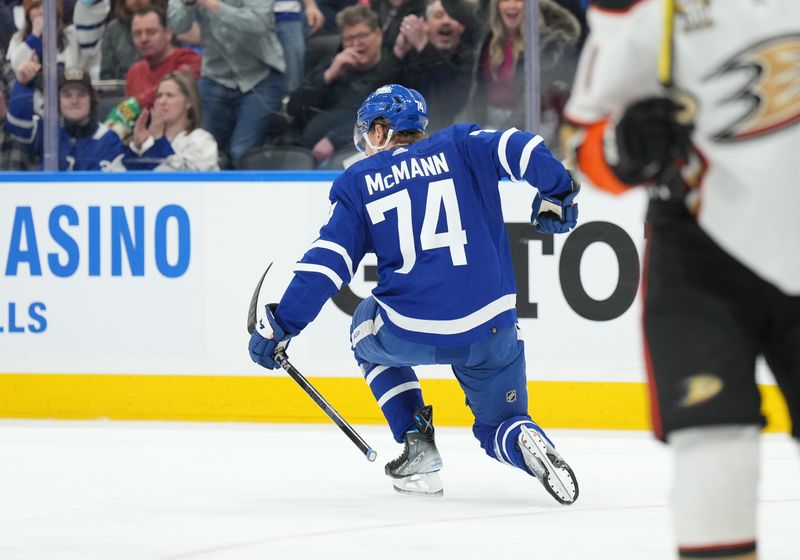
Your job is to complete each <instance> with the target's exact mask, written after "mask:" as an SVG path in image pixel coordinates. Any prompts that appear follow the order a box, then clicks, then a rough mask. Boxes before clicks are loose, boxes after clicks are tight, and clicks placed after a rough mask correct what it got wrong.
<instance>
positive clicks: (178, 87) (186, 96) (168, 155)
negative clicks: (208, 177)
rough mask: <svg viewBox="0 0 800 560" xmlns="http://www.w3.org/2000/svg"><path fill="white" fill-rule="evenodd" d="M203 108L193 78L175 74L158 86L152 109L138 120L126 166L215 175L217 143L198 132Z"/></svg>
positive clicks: (204, 131) (129, 147)
mask: <svg viewBox="0 0 800 560" xmlns="http://www.w3.org/2000/svg"><path fill="white" fill-rule="evenodd" d="M200 122H202V106H201V103H200V96H199V94H198V92H197V85H196V83H195V81H194V78H192V77H191V76H190V75H188V74H185V73H183V72H172V73H170V74H167V75H166V76H164V77H163V78H162V79H161V81H160V82H159V84H158V89H157V91H156V100H155V103H154V104H153V109H152V110H150V109H144V110H142V114H141V115H139V118H138V119H137V120H136V125H135V126H134V129H133V141H132V142H131V144H130V145H129V146H128V149H127V151H126V154H125V157H124V158H123V165H124V166H125V168H126V169H128V170H155V171H176V170H191V171H215V170H218V169H219V163H218V152H217V142H216V140H214V137H213V136H211V134H210V133H209V132H208V131H206V130H203V129H202V128H199V124H200Z"/></svg>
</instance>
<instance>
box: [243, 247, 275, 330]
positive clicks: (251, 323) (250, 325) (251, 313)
mask: <svg viewBox="0 0 800 560" xmlns="http://www.w3.org/2000/svg"><path fill="white" fill-rule="evenodd" d="M270 268H272V263H269V264H268V265H267V270H265V271H264V274H262V275H261V279H260V280H259V281H258V285H257V286H256V291H255V292H253V298H252V299H251V300H250V309H248V310H247V332H249V333H250V334H253V331H254V330H256V309H257V308H258V295H259V294H260V293H261V284H263V283H264V278H265V277H266V276H267V272H269V269H270Z"/></svg>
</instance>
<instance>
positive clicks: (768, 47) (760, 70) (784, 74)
mask: <svg viewBox="0 0 800 560" xmlns="http://www.w3.org/2000/svg"><path fill="white" fill-rule="evenodd" d="M743 70H744V71H747V72H749V73H751V74H752V77H751V78H750V79H749V80H748V81H747V83H746V84H744V86H743V87H742V88H741V89H740V90H739V91H738V92H737V93H735V94H734V95H732V96H730V97H729V98H728V99H727V102H741V101H745V102H747V103H748V104H749V105H750V109H749V110H748V111H747V113H746V114H744V115H743V116H741V117H740V118H739V119H738V120H737V121H736V122H734V123H733V124H731V125H729V126H727V127H726V128H724V129H722V130H720V131H719V132H717V133H716V134H715V135H714V139H715V140H720V141H723V142H735V141H738V140H748V139H750V138H755V137H757V136H762V135H764V134H768V133H770V132H774V131H777V130H781V129H783V128H786V127H787V126H790V125H793V124H796V123H797V122H799V121H800V35H798V34H793V35H784V36H781V37H775V38H772V39H769V40H767V41H763V42H761V43H758V44H756V45H753V46H751V47H748V48H747V49H745V50H744V51H742V52H740V53H739V54H737V55H736V56H734V57H733V59H731V60H729V61H728V62H726V63H725V64H723V65H722V67H721V68H720V69H719V70H717V71H715V72H713V73H712V74H711V75H710V76H709V77H708V79H709V80H710V79H714V78H721V77H726V76H727V75H729V74H731V73H733V72H740V71H743Z"/></svg>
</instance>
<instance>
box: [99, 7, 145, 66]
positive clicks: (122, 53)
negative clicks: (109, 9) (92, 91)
mask: <svg viewBox="0 0 800 560" xmlns="http://www.w3.org/2000/svg"><path fill="white" fill-rule="evenodd" d="M151 5H152V2H151V0H117V4H116V6H115V7H114V19H112V20H111V21H109V22H108V24H107V25H106V27H105V30H104V31H103V39H102V57H101V60H100V78H101V79H103V80H124V79H125V76H127V75H128V70H129V69H130V67H131V66H133V63H134V62H136V61H137V60H140V59H141V58H142V55H140V54H139V52H138V51H137V50H136V47H135V46H134V44H133V35H131V20H132V19H133V14H135V13H136V12H138V11H139V10H141V9H142V8H147V7H148V6H151Z"/></svg>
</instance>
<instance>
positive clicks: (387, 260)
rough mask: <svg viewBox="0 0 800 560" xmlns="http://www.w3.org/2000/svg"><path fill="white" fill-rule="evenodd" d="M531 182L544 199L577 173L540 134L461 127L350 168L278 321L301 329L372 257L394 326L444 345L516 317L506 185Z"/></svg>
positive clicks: (410, 336) (406, 335)
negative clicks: (502, 186)
mask: <svg viewBox="0 0 800 560" xmlns="http://www.w3.org/2000/svg"><path fill="white" fill-rule="evenodd" d="M501 178H510V179H511V180H524V181H527V182H528V183H530V184H531V185H534V186H535V187H536V188H538V189H539V191H540V192H541V193H542V195H543V196H547V195H554V194H560V193H562V192H566V191H567V190H569V189H570V186H571V179H570V176H569V174H568V173H567V172H566V170H565V169H564V167H563V166H562V165H561V163H560V162H559V161H558V160H556V159H555V158H554V157H553V156H552V155H551V153H550V151H549V150H548V149H547V148H546V147H545V145H544V143H543V142H542V138H541V137H540V136H536V135H533V134H530V133H528V132H521V131H518V130H516V129H509V130H506V131H489V130H481V129H480V127H479V126H478V125H474V124H473V125H465V124H462V125H455V126H452V127H450V128H447V129H444V130H442V131H440V132H438V133H436V134H434V135H433V136H431V137H430V138H426V139H424V140H421V141H419V142H415V143H414V144H411V145H408V146H401V147H396V148H393V149H390V150H386V151H382V152H379V153H377V154H375V155H373V156H371V157H368V158H367V159H365V160H362V161H360V162H358V163H356V164H355V165H353V166H351V167H350V168H349V169H347V170H346V171H345V172H344V173H343V174H342V175H340V176H339V177H338V178H337V179H336V180H335V181H334V183H333V186H332V188H331V191H330V200H331V205H332V206H331V212H330V215H329V218H328V221H327V223H326V224H325V225H323V226H322V229H321V230H320V234H319V238H318V239H317V240H316V241H315V242H314V243H313V244H312V245H311V247H310V248H309V250H308V251H307V252H306V254H305V255H304V256H303V258H302V259H301V260H300V262H299V263H297V265H296V267H295V271H294V277H293V279H292V281H291V282H290V284H289V287H288V288H287V290H286V292H285V293H284V295H283V297H282V299H281V301H280V303H279V304H278V308H277V313H276V319H277V320H278V322H279V324H280V325H281V326H282V327H283V328H284V329H285V330H286V332H287V334H289V335H292V336H293V335H296V334H298V333H299V332H300V331H301V330H302V329H303V328H304V327H305V326H306V325H307V324H308V323H309V322H311V321H312V320H313V319H314V318H315V317H316V316H317V314H318V313H319V311H320V309H321V308H322V306H323V304H324V303H325V301H327V299H328V298H329V297H331V296H333V295H335V294H336V293H337V292H338V291H339V289H340V288H341V286H342V284H346V283H349V282H350V280H351V279H352V277H353V273H354V271H355V270H356V268H357V267H358V265H359V263H360V262H361V259H362V258H363V257H364V255H365V254H367V253H375V254H376V256H377V258H378V285H377V287H376V288H375V289H374V290H373V291H372V294H373V296H374V297H375V299H376V301H377V302H378V304H379V306H380V315H381V318H382V319H383V321H384V324H385V325H386V327H388V328H389V329H390V330H391V331H392V332H394V333H395V334H396V335H397V336H399V337H401V338H403V339H405V340H410V341H413V342H420V343H424V344H432V345H436V346H464V345H468V344H471V343H473V342H475V341H477V340H480V339H481V338H483V337H485V336H486V335H488V334H489V331H490V329H491V328H492V327H498V328H499V327H503V326H508V325H511V324H513V323H514V322H516V310H515V304H516V287H515V282H514V271H513V269H512V264H511V253H510V249H509V244H508V238H507V236H506V231H505V224H504V221H503V215H502V211H501V206H500V192H499V185H498V181H499V179H501Z"/></svg>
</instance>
